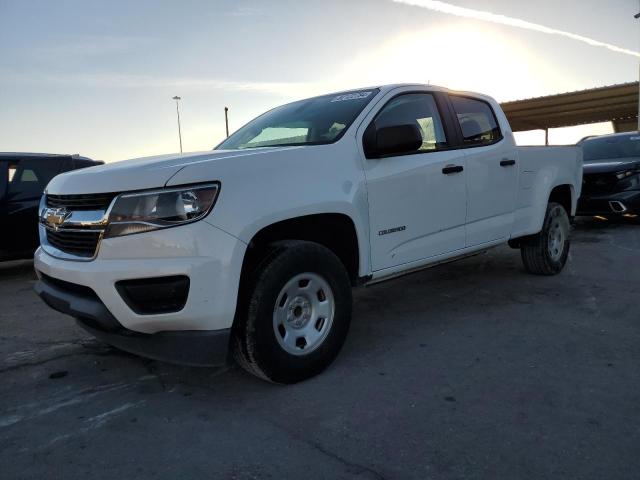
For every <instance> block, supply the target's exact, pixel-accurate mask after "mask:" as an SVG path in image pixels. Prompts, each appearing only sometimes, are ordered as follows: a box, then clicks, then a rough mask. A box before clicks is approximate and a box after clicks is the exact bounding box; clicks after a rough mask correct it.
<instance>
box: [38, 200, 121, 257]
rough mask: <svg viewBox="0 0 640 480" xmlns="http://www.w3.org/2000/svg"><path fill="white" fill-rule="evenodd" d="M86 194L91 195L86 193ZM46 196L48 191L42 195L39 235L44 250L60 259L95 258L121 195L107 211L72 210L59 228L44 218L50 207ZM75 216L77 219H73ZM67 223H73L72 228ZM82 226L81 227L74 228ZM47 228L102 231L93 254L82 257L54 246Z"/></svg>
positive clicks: (112, 201) (72, 230) (58, 230)
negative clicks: (49, 238) (53, 226)
mask: <svg viewBox="0 0 640 480" xmlns="http://www.w3.org/2000/svg"><path fill="white" fill-rule="evenodd" d="M86 195H91V194H90V193H89V194H86ZM46 196H47V192H46V191H45V194H44V195H43V196H42V199H41V200H40V215H39V225H38V230H39V232H38V233H39V235H40V245H41V246H42V250H43V251H44V252H46V253H47V254H49V255H51V256H52V257H54V258H58V259H60V260H71V261H74V262H90V261H92V260H95V258H96V257H97V256H98V252H99V251H100V245H102V239H103V238H104V232H105V229H106V227H107V225H108V223H109V215H110V214H111V210H112V209H113V207H114V205H115V204H116V200H117V199H118V197H120V195H116V196H115V197H113V200H111V203H110V204H109V207H107V209H106V210H105V211H102V210H74V211H71V215H70V216H69V217H68V218H67V219H66V220H65V222H64V223H63V224H62V225H60V226H59V227H58V228H51V227H49V226H48V225H47V223H46V220H45V219H44V215H45V213H46V211H47V210H48V209H49V208H50V207H47V206H46ZM73 217H75V219H73ZM66 225H71V228H69V227H67V226H66ZM74 227H81V228H74ZM47 230H51V231H53V232H56V231H57V232H60V231H68V232H83V233H95V232H100V236H99V237H98V242H97V243H96V249H95V251H94V252H93V256H91V257H81V256H79V255H73V254H71V253H67V252H64V251H62V250H60V249H59V248H56V247H54V246H53V245H51V244H50V243H49V240H48V239H47Z"/></svg>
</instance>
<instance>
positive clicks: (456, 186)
mask: <svg viewBox="0 0 640 480" xmlns="http://www.w3.org/2000/svg"><path fill="white" fill-rule="evenodd" d="M373 122H374V123H375V128H376V129H380V128H384V127H390V126H399V125H416V126H417V127H418V128H419V130H420V132H421V135H422V146H421V147H420V149H419V150H418V151H415V152H412V153H410V154H402V155H397V156H394V155H388V156H385V157H384V158H375V159H367V160H365V175H366V180H367V192H368V201H369V218H370V225H371V230H370V242H371V262H372V267H373V270H374V271H378V270H383V269H385V268H391V267H397V266H399V265H403V264H408V263H411V262H414V261H418V260H422V259H425V258H429V257H434V256H437V255H441V254H445V253H448V252H451V251H455V250H458V249H462V248H464V246H465V230H464V223H465V215H466V185H465V175H466V172H465V170H464V168H465V160H464V155H463V154H462V153H461V152H460V151H459V150H450V149H448V148H449V142H450V139H447V137H446V135H445V128H444V125H443V121H442V116H441V114H440V110H439V108H438V106H437V103H436V100H435V98H434V96H433V95H432V94H430V93H427V92H417V93H416V92H409V93H404V94H400V95H397V96H395V97H393V98H391V99H390V100H388V101H387V103H386V104H385V105H384V106H383V107H382V108H381V109H380V111H379V113H377V115H376V116H375V118H374V119H373Z"/></svg>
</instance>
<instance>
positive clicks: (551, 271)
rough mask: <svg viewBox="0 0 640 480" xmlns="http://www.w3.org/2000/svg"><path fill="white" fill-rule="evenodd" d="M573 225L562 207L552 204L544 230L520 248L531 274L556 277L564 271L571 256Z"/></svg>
mask: <svg viewBox="0 0 640 480" xmlns="http://www.w3.org/2000/svg"><path fill="white" fill-rule="evenodd" d="M570 231H571V223H570V220H569V215H568V213H567V211H566V210H565V209H564V207H563V206H562V205H560V204H559V203H554V202H550V203H549V205H547V212H546V214H545V217H544V224H543V226H542V230H541V231H540V233H538V234H537V235H533V236H531V237H529V238H528V239H526V240H524V241H523V243H522V246H521V248H520V255H521V256H522V263H524V268H525V269H526V270H527V272H529V273H533V274H535V275H556V274H558V273H560V272H561V271H562V269H563V268H564V265H565V263H566V262H567V257H568V255H569V247H570V243H571V242H570V238H569V233H570Z"/></svg>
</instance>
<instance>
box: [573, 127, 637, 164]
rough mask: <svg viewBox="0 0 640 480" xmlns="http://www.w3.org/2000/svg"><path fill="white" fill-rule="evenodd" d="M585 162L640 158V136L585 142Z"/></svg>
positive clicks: (612, 137) (606, 138)
mask: <svg viewBox="0 0 640 480" xmlns="http://www.w3.org/2000/svg"><path fill="white" fill-rule="evenodd" d="M582 151H583V153H584V161H585V162H594V161H596V160H603V159H613V158H628V157H640V134H638V133H631V134H629V135H615V136H611V137H599V138H593V139H589V140H585V141H584V143H583V144H582Z"/></svg>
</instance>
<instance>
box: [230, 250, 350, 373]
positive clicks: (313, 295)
mask: <svg viewBox="0 0 640 480" xmlns="http://www.w3.org/2000/svg"><path fill="white" fill-rule="evenodd" d="M245 299H246V301H245V302H243V303H244V305H241V306H240V308H239V309H238V317H237V319H236V325H235V326H234V357H235V359H236V361H237V362H238V364H239V365H240V366H241V367H242V368H244V369H245V370H247V371H248V372H249V373H252V374H253V375H256V376H258V377H260V378H262V379H265V380H268V381H271V382H275V383H285V384H289V383H296V382H299V381H302V380H305V379H307V378H310V377H313V376H314V375H317V374H318V373H320V372H321V371H322V370H324V369H325V368H326V367H327V366H329V365H330V364H331V362H332V361H333V360H334V359H335V357H336V356H337V355H338V353H339V351H340V349H341V348H342V345H343V344H344V341H345V339H346V337H347V332H348V331H349V324H350V322H351V308H352V296H351V283H350V281H349V275H348V274H347V271H346V269H345V267H344V266H343V264H342V262H341V261H340V259H338V257H337V256H336V255H335V254H334V253H333V252H332V251H331V250H329V249H327V248H325V247H323V246H322V245H319V244H316V243H312V242H303V241H287V242H283V243H280V244H276V245H275V246H274V248H273V249H272V250H271V253H270V255H269V256H268V257H267V258H266V259H265V260H264V261H263V263H262V265H260V267H258V269H257V271H256V272H255V273H254V274H253V275H252V277H251V278H250V279H249V281H248V290H247V293H246V296H245Z"/></svg>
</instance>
